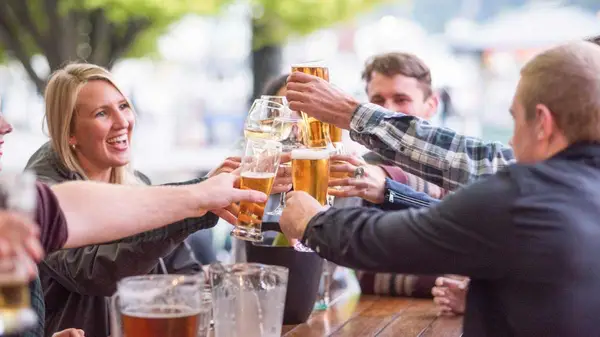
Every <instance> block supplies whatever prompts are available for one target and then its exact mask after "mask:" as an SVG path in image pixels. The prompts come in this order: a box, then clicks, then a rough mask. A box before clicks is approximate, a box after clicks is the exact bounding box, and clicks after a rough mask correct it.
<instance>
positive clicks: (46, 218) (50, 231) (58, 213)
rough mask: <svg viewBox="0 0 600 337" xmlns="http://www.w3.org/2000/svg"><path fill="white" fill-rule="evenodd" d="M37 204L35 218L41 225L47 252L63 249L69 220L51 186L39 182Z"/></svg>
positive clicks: (42, 237) (43, 243)
mask: <svg viewBox="0 0 600 337" xmlns="http://www.w3.org/2000/svg"><path fill="white" fill-rule="evenodd" d="M36 188H37V206H36V214H35V220H36V223H38V224H39V226H40V241H41V243H42V247H44V250H45V251H46V253H51V252H53V251H56V250H59V249H61V248H62V247H63V246H64V245H65V242H67V237H68V229H67V220H66V218H65V215H64V213H63V212H62V210H61V208H60V206H59V204H58V199H57V198H56V195H55V194H54V192H52V190H51V189H50V187H48V186H47V185H45V184H43V183H40V182H37V183H36Z"/></svg>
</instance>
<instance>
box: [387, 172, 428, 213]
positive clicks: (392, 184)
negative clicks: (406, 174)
mask: <svg viewBox="0 0 600 337" xmlns="http://www.w3.org/2000/svg"><path fill="white" fill-rule="evenodd" d="M439 202H440V200H439V199H434V198H432V197H430V196H429V195H428V194H427V193H423V192H417V191H415V190H413V189H412V188H410V187H408V186H406V185H404V184H401V183H399V182H396V181H393V180H392V179H390V178H386V179H385V197H384V200H383V203H382V204H381V205H377V206H378V208H380V209H382V210H386V211H397V210H403V209H407V208H421V207H430V206H432V205H435V204H437V203H439Z"/></svg>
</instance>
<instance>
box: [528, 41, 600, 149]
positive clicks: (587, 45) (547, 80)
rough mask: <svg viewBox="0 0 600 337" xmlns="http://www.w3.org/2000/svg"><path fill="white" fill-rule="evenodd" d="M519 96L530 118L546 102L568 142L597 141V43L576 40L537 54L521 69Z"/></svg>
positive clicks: (599, 135)
mask: <svg viewBox="0 0 600 337" xmlns="http://www.w3.org/2000/svg"><path fill="white" fill-rule="evenodd" d="M518 100H519V101H520V103H521V104H523V107H524V108H525V113H526V117H527V118H528V119H529V120H531V119H534V118H535V111H536V108H535V107H536V105H537V104H544V105H545V106H547V107H548V109H549V110H550V111H551V113H552V115H553V117H554V119H555V121H556V125H557V126H558V128H559V129H560V130H561V131H562V132H563V134H564V135H565V137H566V138H567V140H568V141H569V143H574V142H577V141H600V46H598V45H596V44H594V43H591V42H585V41H578V42H571V43H567V44H563V45H560V46H557V47H554V48H551V49H548V50H546V51H544V52H542V53H540V54H538V55H537V56H535V57H534V58H533V59H532V60H531V61H529V62H528V63H527V64H526V65H525V66H524V67H523V69H521V84H520V90H519V96H518Z"/></svg>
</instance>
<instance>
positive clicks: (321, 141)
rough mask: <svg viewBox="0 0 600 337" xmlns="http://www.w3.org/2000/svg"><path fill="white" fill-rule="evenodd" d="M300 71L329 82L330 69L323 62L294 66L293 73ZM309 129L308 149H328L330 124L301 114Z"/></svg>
mask: <svg viewBox="0 0 600 337" xmlns="http://www.w3.org/2000/svg"><path fill="white" fill-rule="evenodd" d="M295 71H299V72H303V73H305V74H310V75H313V76H317V77H320V78H322V79H324V80H325V81H327V82H329V68H327V67H326V66H324V64H322V63H321V62H309V63H303V64H296V65H293V66H292V72H295ZM300 113H301V114H302V118H303V119H304V121H305V123H306V126H307V128H308V144H307V145H308V147H314V148H326V147H327V145H328V143H329V142H330V135H329V131H330V129H329V124H327V123H323V122H321V121H320V120H318V119H316V118H314V117H310V116H308V115H307V114H306V113H304V112H302V111H301V112H300Z"/></svg>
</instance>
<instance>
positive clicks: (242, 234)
mask: <svg viewBox="0 0 600 337" xmlns="http://www.w3.org/2000/svg"><path fill="white" fill-rule="evenodd" d="M280 159H281V143H279V142H278V141H274V140H267V139H252V138H249V139H247V140H246V149H245V151H244V156H243V157H242V164H241V173H240V175H241V179H240V188H241V189H251V190H255V191H260V192H263V193H265V194H266V195H269V194H271V188H272V187H273V182H274V181H275V177H276V176H277V169H278V168H279V160H280ZM266 204H267V203H266V202H249V201H242V202H240V209H239V213H238V219H237V224H236V226H235V228H234V229H233V230H232V231H231V235H233V236H235V237H237V238H239V239H242V240H247V241H262V239H263V235H262V231H261V225H262V218H263V215H264V213H265V206H266Z"/></svg>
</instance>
